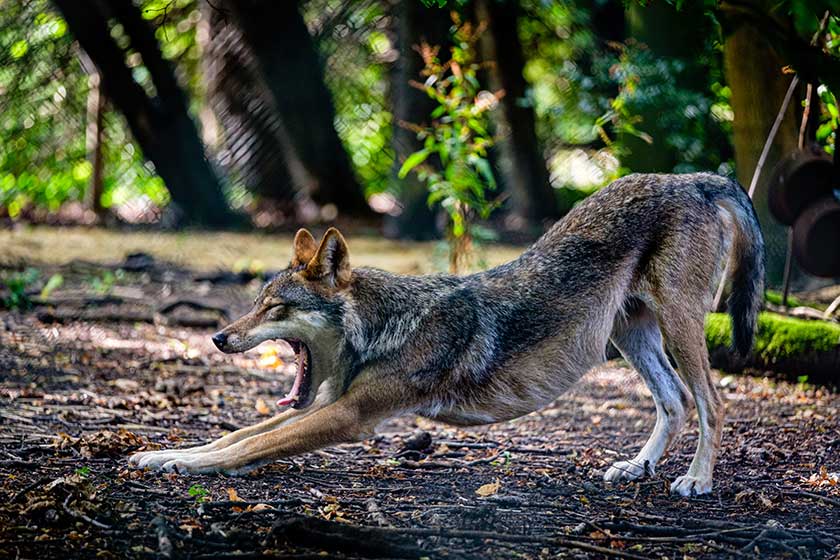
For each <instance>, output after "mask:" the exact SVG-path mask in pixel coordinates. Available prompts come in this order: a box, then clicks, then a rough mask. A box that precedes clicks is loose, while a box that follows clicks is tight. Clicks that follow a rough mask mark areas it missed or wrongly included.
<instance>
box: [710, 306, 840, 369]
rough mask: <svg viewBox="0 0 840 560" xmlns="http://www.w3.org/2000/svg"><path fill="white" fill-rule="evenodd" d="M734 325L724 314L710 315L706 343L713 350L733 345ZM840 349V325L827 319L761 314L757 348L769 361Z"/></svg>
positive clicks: (758, 352) (755, 349)
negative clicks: (812, 319) (813, 319)
mask: <svg viewBox="0 0 840 560" xmlns="http://www.w3.org/2000/svg"><path fill="white" fill-rule="evenodd" d="M731 340H732V324H731V322H730V319H729V316H727V315H725V314H723V313H710V314H709V315H707V316H706V344H708V346H709V348H710V349H714V348H719V347H721V346H729V345H730V343H731ZM838 350H840V325H837V324H836V323H829V322H827V321H806V320H804V319H794V318H793V317H785V316H784V315H779V314H778V313H761V314H760V315H759V316H758V328H757V329H756V336H755V342H754V346H753V351H754V352H755V354H756V355H757V356H758V357H760V358H761V359H762V360H764V361H765V362H767V363H773V362H776V361H778V360H782V359H787V358H796V357H797V356H801V355H803V354H808V353H810V352H832V351H838Z"/></svg>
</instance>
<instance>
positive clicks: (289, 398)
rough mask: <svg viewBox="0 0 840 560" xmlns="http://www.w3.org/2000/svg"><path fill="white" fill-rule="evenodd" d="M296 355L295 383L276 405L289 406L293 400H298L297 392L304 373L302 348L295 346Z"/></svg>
mask: <svg viewBox="0 0 840 560" xmlns="http://www.w3.org/2000/svg"><path fill="white" fill-rule="evenodd" d="M295 353H296V354H297V355H296V356H295V357H296V361H297V374H296V375H295V384H294V385H292V390H291V391H289V392H288V394H287V395H286V396H285V397H283V398H282V399H280V400H279V401H277V406H289V405H290V404H292V403H293V402H295V401H297V400H298V392H299V391H300V384H301V382H302V381H303V373H304V365H303V360H304V356H303V348H296V352H295Z"/></svg>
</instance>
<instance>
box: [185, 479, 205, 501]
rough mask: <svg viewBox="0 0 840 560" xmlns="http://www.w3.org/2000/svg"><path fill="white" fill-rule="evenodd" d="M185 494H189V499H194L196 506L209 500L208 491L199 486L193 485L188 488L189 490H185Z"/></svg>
mask: <svg viewBox="0 0 840 560" xmlns="http://www.w3.org/2000/svg"><path fill="white" fill-rule="evenodd" d="M187 494H189V496H190V498H195V503H197V504H200V503H202V502H206V501H207V500H209V499H210V498H209V496H210V491H209V490H207V488H205V487H204V486H202V485H201V484H193V485H192V486H190V488H189V490H187Z"/></svg>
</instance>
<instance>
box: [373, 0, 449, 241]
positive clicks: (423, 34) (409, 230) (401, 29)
mask: <svg viewBox="0 0 840 560" xmlns="http://www.w3.org/2000/svg"><path fill="white" fill-rule="evenodd" d="M394 15H395V21H396V36H397V45H398V50H399V58H398V59H397V61H396V63H395V64H394V66H393V68H392V71H391V91H390V99H391V107H392V111H393V115H394V132H393V138H392V145H393V148H394V154H395V160H394V170H393V174H394V180H395V181H399V191H400V193H401V197H400V202H401V203H402V205H403V209H402V213H401V214H400V215H399V216H397V217H395V218H392V219H389V220H388V222H387V223H386V233H388V234H391V235H396V236H399V237H404V238H409V239H421V240H425V239H433V238H435V237H437V235H438V231H437V223H436V215H437V213H436V211H435V210H433V209H431V208H429V205H428V203H427V202H426V200H427V198H428V195H429V192H428V189H427V187H426V184H425V183H424V182H423V181H421V180H420V179H418V178H417V175H416V174H415V173H409V174H408V176H406V178H405V179H398V178H397V171H398V170H399V168H400V166H401V165H402V163H403V162H404V161H405V159H406V158H407V157H408V156H410V155H411V154H413V153H414V152H416V151H418V150H420V149H422V148H423V142H422V141H421V140H419V139H418V138H417V133H416V132H414V131H413V130H410V129H409V128H407V127H406V126H404V124H413V125H420V126H426V125H428V123H429V121H430V120H431V113H432V111H433V110H434V108H435V106H436V104H435V102H434V101H433V100H432V99H431V98H430V97H429V96H428V95H426V93H425V92H423V91H420V90H419V89H417V88H415V87H413V86H411V85H410V84H409V81H411V80H417V81H419V80H421V79H422V78H421V76H420V71H421V70H422V69H423V59H422V58H421V56H420V53H418V52H417V51H416V50H415V47H418V46H420V45H421V44H422V43H424V42H425V43H427V44H429V45H430V46H439V47H440V56H441V57H444V58H445V57H446V52H447V51H448V49H449V46H450V44H451V41H450V38H449V27H450V25H451V22H450V20H449V14H448V13H447V12H446V11H445V10H441V9H439V8H436V7H427V6H424V5H423V3H422V2H419V1H417V0H402V1H401V2H399V4H397V6H396V7H395V14H394ZM429 163H430V164H432V162H429Z"/></svg>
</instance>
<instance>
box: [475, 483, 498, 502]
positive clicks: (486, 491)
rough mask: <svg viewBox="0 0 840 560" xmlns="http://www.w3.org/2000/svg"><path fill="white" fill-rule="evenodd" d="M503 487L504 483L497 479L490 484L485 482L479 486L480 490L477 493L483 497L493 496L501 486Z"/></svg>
mask: <svg viewBox="0 0 840 560" xmlns="http://www.w3.org/2000/svg"><path fill="white" fill-rule="evenodd" d="M501 487H502V483H501V482H499V481H498V480H496V482H491V483H488V484H483V485H481V486H479V487H478V490H476V491H475V493H476V494H477V495H479V496H481V497H482V498H486V497H487V496H492V495H494V494H496V493H497V492H498V491H499V488H501Z"/></svg>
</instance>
